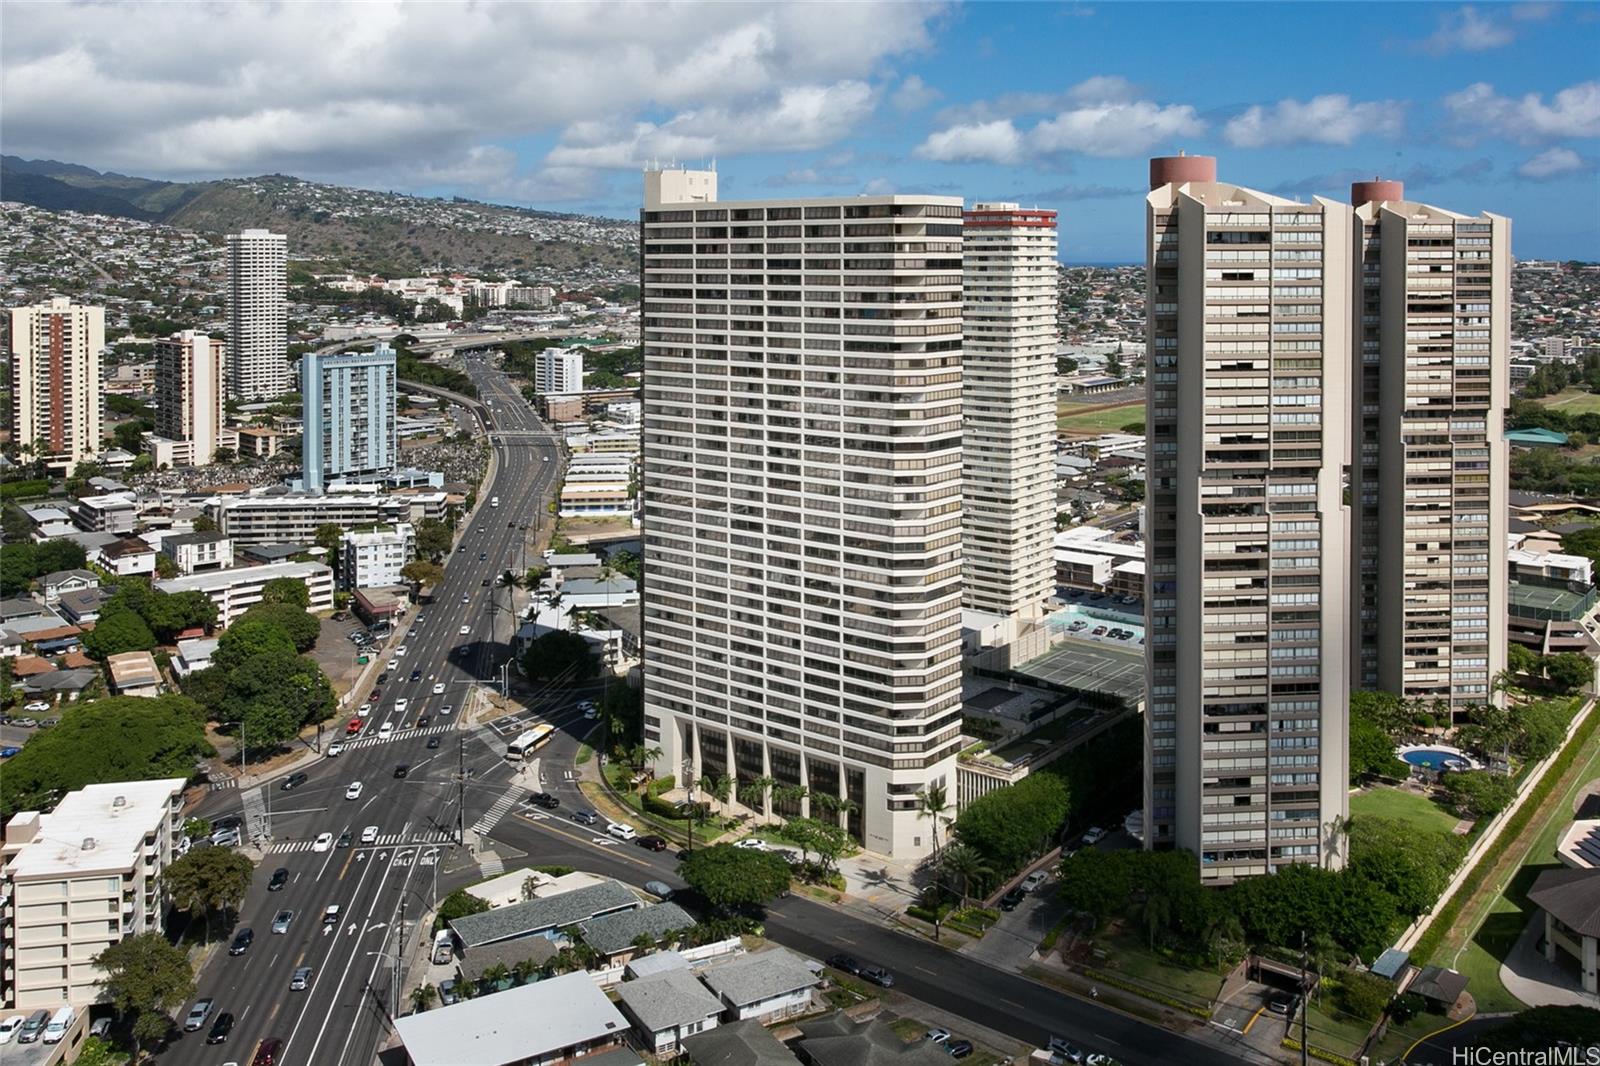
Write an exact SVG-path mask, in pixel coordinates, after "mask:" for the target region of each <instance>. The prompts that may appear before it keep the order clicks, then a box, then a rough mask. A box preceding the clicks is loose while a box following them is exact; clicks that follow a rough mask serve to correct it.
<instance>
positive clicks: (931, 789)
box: [917, 781, 950, 862]
mask: <svg viewBox="0 0 1600 1066" xmlns="http://www.w3.org/2000/svg"><path fill="white" fill-rule="evenodd" d="M917 804H918V806H917V818H919V819H922V818H926V819H928V821H929V822H930V823H931V824H932V827H933V861H934V862H938V861H939V822H940V821H941V820H942V821H944V822H945V823H947V824H948V823H949V821H950V819H949V818H947V817H945V811H948V810H949V809H950V797H949V796H948V795H947V794H946V792H945V787H944V782H942V781H940V782H936V783H934V784H931V785H929V786H928V787H927V788H925V789H923V790H922V791H921V792H918V793H917Z"/></svg>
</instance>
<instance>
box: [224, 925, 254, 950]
mask: <svg viewBox="0 0 1600 1066" xmlns="http://www.w3.org/2000/svg"><path fill="white" fill-rule="evenodd" d="M255 939H256V934H255V930H253V929H241V930H239V931H238V932H237V933H235V934H233V943H231V944H229V945H228V954H229V955H243V954H244V953H245V952H247V951H249V950H250V945H251V944H252V943H254V942H255Z"/></svg>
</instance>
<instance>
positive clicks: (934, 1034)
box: [922, 1029, 950, 1044]
mask: <svg viewBox="0 0 1600 1066" xmlns="http://www.w3.org/2000/svg"><path fill="white" fill-rule="evenodd" d="M922 1038H923V1039H924V1040H926V1041H927V1042H928V1043H930V1044H943V1043H944V1042H945V1041H947V1040H949V1039H950V1030H948V1029H929V1030H928V1031H927V1032H926V1033H924V1034H922Z"/></svg>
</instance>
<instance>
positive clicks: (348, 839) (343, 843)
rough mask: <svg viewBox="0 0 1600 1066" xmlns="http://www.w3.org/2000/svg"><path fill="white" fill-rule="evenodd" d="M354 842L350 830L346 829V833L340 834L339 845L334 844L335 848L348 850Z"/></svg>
mask: <svg viewBox="0 0 1600 1066" xmlns="http://www.w3.org/2000/svg"><path fill="white" fill-rule="evenodd" d="M354 840H355V838H354V837H352V836H351V835H350V830H348V829H346V830H345V831H344V832H342V833H340V834H339V840H338V843H336V844H334V847H336V848H348V847H349V846H350V845H351V844H352V843H353V842H354Z"/></svg>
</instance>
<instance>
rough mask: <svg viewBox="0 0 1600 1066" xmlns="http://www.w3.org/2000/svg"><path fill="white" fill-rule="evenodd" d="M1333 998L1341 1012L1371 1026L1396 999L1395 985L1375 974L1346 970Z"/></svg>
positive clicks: (1341, 976)
mask: <svg viewBox="0 0 1600 1066" xmlns="http://www.w3.org/2000/svg"><path fill="white" fill-rule="evenodd" d="M1333 998H1334V1002H1335V1003H1337V1004H1338V1006H1339V1009H1340V1010H1342V1011H1344V1012H1345V1013H1346V1014H1348V1015H1351V1016H1352V1017H1355V1018H1359V1019H1361V1020H1362V1021H1364V1022H1367V1023H1368V1024H1371V1023H1372V1022H1375V1021H1377V1020H1378V1016H1379V1015H1380V1014H1382V1013H1383V1008H1385V1007H1387V1006H1388V1005H1389V1000H1390V999H1392V998H1394V984H1393V983H1392V982H1390V981H1386V980H1385V979H1383V978H1382V977H1378V976H1377V975H1375V974H1370V973H1361V972H1360V971H1358V970H1345V971H1343V972H1342V973H1340V974H1339V978H1338V983H1337V986H1336V987H1335V989H1334V993H1333Z"/></svg>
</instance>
